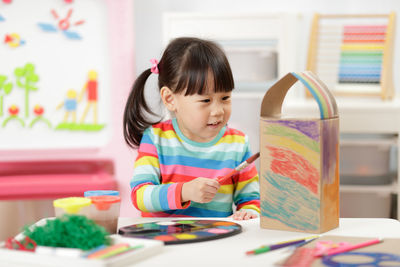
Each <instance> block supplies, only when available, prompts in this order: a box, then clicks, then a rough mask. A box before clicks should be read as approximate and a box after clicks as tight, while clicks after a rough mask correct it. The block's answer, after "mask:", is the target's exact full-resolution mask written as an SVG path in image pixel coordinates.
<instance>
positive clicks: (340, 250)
mask: <svg viewBox="0 0 400 267" xmlns="http://www.w3.org/2000/svg"><path fill="white" fill-rule="evenodd" d="M380 242H382V239H381V238H376V239H372V240H368V241H365V242H362V243H358V244H355V245H349V246H343V247H338V248H334V249H331V250H329V251H327V252H325V253H323V254H322V255H320V254H318V255H315V256H317V257H318V256H331V255H336V254H339V253H343V252H347V251H350V250H355V249H358V248H363V247H367V246H371V245H375V244H378V243H380Z"/></svg>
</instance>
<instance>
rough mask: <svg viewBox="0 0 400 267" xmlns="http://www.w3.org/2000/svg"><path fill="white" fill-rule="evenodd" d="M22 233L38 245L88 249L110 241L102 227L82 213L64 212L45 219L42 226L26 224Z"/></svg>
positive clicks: (107, 243)
mask: <svg viewBox="0 0 400 267" xmlns="http://www.w3.org/2000/svg"><path fill="white" fill-rule="evenodd" d="M24 235H25V236H28V237H30V238H31V239H33V240H34V241H35V242H36V244H37V245H38V246H48V247H63V248H79V249H82V250H89V249H92V248H95V247H98V246H100V245H110V243H111V240H110V238H109V237H108V232H107V231H106V230H105V229H104V228H103V227H101V226H99V225H97V224H96V223H95V222H94V221H93V220H90V219H88V218H86V217H85V216H82V215H71V214H64V215H63V216H61V217H58V218H55V219H54V220H47V221H46V224H45V225H43V226H36V225H33V226H31V227H29V226H26V227H25V228H24Z"/></svg>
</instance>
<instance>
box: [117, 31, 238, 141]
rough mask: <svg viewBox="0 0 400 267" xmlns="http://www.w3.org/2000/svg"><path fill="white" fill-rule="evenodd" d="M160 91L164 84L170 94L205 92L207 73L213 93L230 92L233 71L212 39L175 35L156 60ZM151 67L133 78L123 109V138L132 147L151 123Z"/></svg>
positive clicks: (232, 86)
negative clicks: (147, 95)
mask: <svg viewBox="0 0 400 267" xmlns="http://www.w3.org/2000/svg"><path fill="white" fill-rule="evenodd" d="M158 70H159V74H158V87H159V90H160V89H161V88H162V87H164V86H166V87H168V88H169V89H171V91H172V92H173V93H184V94H185V96H186V95H194V94H200V95H201V94H204V93H206V90H207V88H206V84H207V79H208V77H207V76H208V75H209V74H210V75H212V78H213V80H214V91H215V92H230V91H232V90H233V88H234V82H233V76H232V71H231V68H230V66H229V62H228V60H227V58H226V56H225V53H224V52H223V51H222V49H221V48H220V47H219V46H218V45H217V44H215V43H214V42H212V41H208V40H202V39H198V38H188V37H183V38H176V39H174V40H172V41H171V43H170V44H169V45H168V46H167V48H166V49H165V51H164V53H163V55H162V57H161V60H160V62H159V63H158ZM151 73H152V72H151V69H150V68H149V69H147V70H145V71H144V72H143V73H142V74H140V75H139V77H138V78H137V79H136V81H135V83H134V84H133V87H132V90H131V92H130V94H129V97H128V100H127V103H126V105H125V111H124V138H125V141H126V143H127V144H128V145H129V146H130V147H132V148H135V147H137V146H139V144H140V140H141V139H142V136H143V131H144V130H145V129H146V128H148V127H149V126H151V125H152V124H154V123H157V122H153V121H151V120H150V119H148V118H147V117H146V112H147V113H148V114H153V115H156V114H154V113H153V112H152V111H151V110H150V107H149V106H148V104H147V103H146V101H145V97H144V87H145V83H146V80H147V78H148V77H149V76H150V74H151Z"/></svg>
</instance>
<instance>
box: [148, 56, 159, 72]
mask: <svg viewBox="0 0 400 267" xmlns="http://www.w3.org/2000/svg"><path fill="white" fill-rule="evenodd" d="M150 62H151V65H152V66H151V69H150V70H151V72H152V73H155V74H158V73H159V71H158V61H157V59H155V58H152V59H150Z"/></svg>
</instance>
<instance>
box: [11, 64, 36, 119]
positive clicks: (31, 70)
mask: <svg viewBox="0 0 400 267" xmlns="http://www.w3.org/2000/svg"><path fill="white" fill-rule="evenodd" d="M14 74H15V76H16V78H17V85H18V87H21V88H22V89H24V90H25V117H26V118H28V117H29V92H30V91H36V90H37V89H38V88H37V87H35V86H34V84H35V83H36V82H37V81H39V76H38V75H37V74H36V73H35V66H34V65H33V64H31V63H27V64H25V66H24V67H21V68H16V69H15V71H14Z"/></svg>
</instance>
